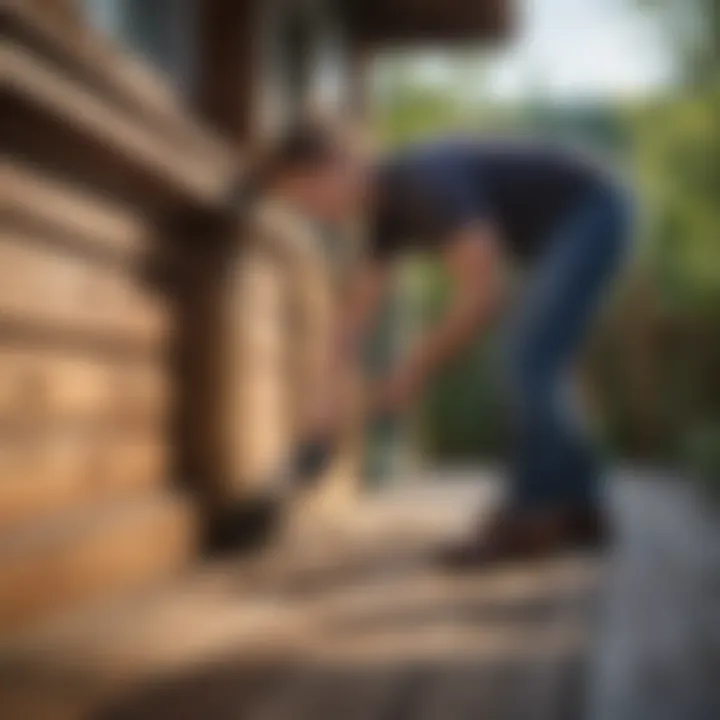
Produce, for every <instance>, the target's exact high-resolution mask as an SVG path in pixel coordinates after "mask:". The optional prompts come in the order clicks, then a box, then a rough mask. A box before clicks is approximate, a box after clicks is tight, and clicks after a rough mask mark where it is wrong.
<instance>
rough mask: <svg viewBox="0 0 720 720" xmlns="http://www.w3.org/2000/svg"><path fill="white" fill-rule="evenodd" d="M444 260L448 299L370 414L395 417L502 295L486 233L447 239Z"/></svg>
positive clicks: (478, 230)
mask: <svg viewBox="0 0 720 720" xmlns="http://www.w3.org/2000/svg"><path fill="white" fill-rule="evenodd" d="M444 259H445V263H446V266H447V269H448V271H449V273H450V275H451V277H452V280H453V285H454V293H453V301H452V303H451V306H450V308H449V310H448V311H447V313H446V314H445V317H444V318H443V319H442V320H441V322H440V324H439V325H438V326H437V327H436V328H434V329H433V330H431V331H430V332H429V333H428V334H427V335H426V336H425V337H424V338H421V340H420V342H419V343H418V345H417V346H416V347H415V348H414V349H413V350H411V351H410V353H409V354H408V357H407V358H406V359H405V360H404V362H402V364H401V365H400V366H399V367H398V368H397V369H396V370H394V371H393V372H392V373H391V374H390V375H389V377H388V378H387V379H385V380H384V381H383V382H381V383H380V386H379V388H378V389H377V391H376V393H375V398H374V401H375V402H374V404H375V411H376V412H379V413H389V414H394V413H399V412H402V411H404V410H406V409H407V408H408V406H409V405H410V404H411V403H412V401H413V400H414V399H415V398H416V397H417V395H418V393H419V392H420V390H421V389H422V386H423V384H424V382H425V379H426V378H427V377H428V376H430V375H431V374H432V373H434V372H435V371H436V370H437V369H438V368H440V367H441V366H442V365H443V364H444V363H445V362H447V361H448V360H449V359H450V358H452V357H454V356H455V355H456V354H457V353H458V352H460V351H461V350H462V349H463V348H464V347H466V346H467V345H468V343H469V342H471V341H472V339H473V338H474V337H475V336H476V333H477V332H478V330H479V329H480V328H481V326H482V325H483V324H484V323H486V322H487V321H488V320H489V319H490V317H491V316H492V315H493V313H494V312H495V310H496V308H497V306H498V303H499V301H500V299H501V295H502V292H501V291H502V274H501V268H500V264H501V258H500V253H499V249H498V243H497V240H496V238H495V237H494V235H493V233H492V231H491V230H490V229H488V228H483V227H474V226H473V227H469V228H467V229H465V230H463V231H461V232H459V233H458V234H457V235H456V236H455V237H453V238H452V239H450V240H449V241H448V242H447V244H446V248H445V252H444Z"/></svg>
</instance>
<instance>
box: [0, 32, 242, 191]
mask: <svg viewBox="0 0 720 720" xmlns="http://www.w3.org/2000/svg"><path fill="white" fill-rule="evenodd" d="M0 74H1V77H2V80H3V83H4V86H5V88H6V92H7V93H8V94H9V95H10V97H12V98H14V99H15V100H16V101H20V102H21V103H24V104H27V105H29V106H31V107H33V108H34V109H35V110H36V111H37V112H39V113H41V114H45V115H49V116H51V117H53V118H57V119H58V120H59V121H60V122H61V123H62V124H63V125H64V126H65V127H67V128H70V129H72V130H73V132H75V133H76V134H77V135H78V136H80V137H82V138H83V140H85V141H86V142H87V141H89V142H91V143H94V144H96V145H99V146H101V147H104V148H106V149H107V151H109V152H110V153H112V154H117V153H121V154H122V156H123V157H125V158H127V159H130V160H132V161H133V162H134V163H136V164H137V165H140V166H141V167H144V168H146V169H147V170H148V171H149V172H150V173H151V174H153V175H154V176H155V177H156V178H157V179H158V180H161V181H163V182H165V183H167V184H168V185H169V186H170V187H172V188H174V189H175V190H177V191H178V192H181V193H182V194H184V195H185V196H187V197H188V198H190V199H192V200H195V201H200V202H204V203H210V204H214V203H218V202H223V201H224V198H225V196H226V193H227V184H228V181H229V178H230V175H229V173H228V169H227V168H223V167H221V166H218V164H217V163H214V162H212V161H211V160H209V159H208V158H203V157H196V156H189V155H188V154H187V152H184V150H183V148H182V147H178V146H177V145H175V144H173V143H171V142H168V139H167V138H166V137H163V136H162V135H161V134H160V133H157V132H152V131H151V130H149V129H148V128H147V127H146V126H145V125H144V124H142V123H141V122H138V120H137V119H136V118H133V116H132V115H129V114H124V113H123V112H122V111H120V110H119V109H118V108H116V107H113V106H112V105H110V104H109V103H107V102H106V101H104V100H103V99H101V98H100V97H98V96H97V94H96V93H94V92H93V91H92V90H91V89H89V88H87V87H85V86H83V85H81V84H80V83H78V82H75V81H73V80H72V79H70V78H68V77H67V76H65V75H63V74H62V73H61V72H59V71H58V70H57V68H56V67H53V66H52V65H51V64H50V63H48V62H46V61H44V60H43V59H42V58H40V57H39V56H37V55H34V54H33V53H32V52H30V51H28V50H27V49H25V48H23V47H22V46H21V45H19V44H17V43H14V42H6V43H5V44H4V45H3V47H2V48H0Z"/></svg>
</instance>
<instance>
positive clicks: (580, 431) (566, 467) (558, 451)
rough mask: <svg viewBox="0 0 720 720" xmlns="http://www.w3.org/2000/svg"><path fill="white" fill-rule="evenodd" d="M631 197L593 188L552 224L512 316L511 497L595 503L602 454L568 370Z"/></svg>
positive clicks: (619, 248) (611, 266)
mask: <svg viewBox="0 0 720 720" xmlns="http://www.w3.org/2000/svg"><path fill="white" fill-rule="evenodd" d="M630 215H631V213H630V203H629V201H628V199H627V197H626V196H625V195H624V194H623V192H622V191H620V190H619V189H617V188H615V187H612V186H610V185H607V186H602V187H598V188H596V189H594V190H593V191H592V192H591V193H589V194H588V195H587V196H585V197H584V198H583V199H582V201H581V202H579V203H578V204H577V206H576V207H575V208H574V210H573V211H572V212H570V213H568V214H567V215H566V217H565V219H564V220H563V221H562V222H560V223H559V225H558V227H556V228H555V230H554V231H553V238H551V239H550V241H549V242H548V243H547V246H546V247H547V249H546V250H545V252H544V253H543V254H542V255H541V257H540V258H538V260H537V261H536V263H535V264H534V266H533V267H532V268H531V270H530V271H529V282H528V286H527V289H526V292H525V294H524V296H523V297H522V298H521V301H520V308H519V311H518V313H517V316H516V318H515V322H514V323H512V326H511V334H510V346H509V351H510V353H509V362H508V364H507V368H508V371H509V378H508V379H509V382H510V394H511V403H510V407H511V422H512V428H513V434H514V448H513V459H512V463H511V485H510V493H511V497H510V502H511V503H512V504H515V505H518V506H520V507H524V508H528V507H530V508H538V507H547V506H557V505H584V506H590V507H592V506H595V505H596V504H597V503H598V500H599V495H600V475H601V463H600V462H599V458H598V455H597V453H596V449H595V448H594V447H593V444H592V442H591V441H590V440H589V438H588V437H587V435H586V432H585V430H584V428H583V420H582V417H581V416H580V415H579V413H578V411H577V408H576V407H573V403H572V402H571V400H572V398H571V397H570V394H569V392H568V391H569V385H570V382H569V380H570V372H569V371H570V370H571V368H572V365H573V361H574V360H575V359H576V356H577V355H578V353H579V351H580V350H581V349H582V346H583V341H584V340H585V337H586V334H587V330H588V327H589V326H590V323H591V321H592V319H593V317H594V315H595V313H596V310H597V309H598V307H599V305H600V301H601V300H602V298H603V296H604V294H605V291H606V290H607V289H608V286H609V285H610V283H611V281H612V279H613V277H614V276H615V275H616V273H617V271H618V270H619V268H620V266H621V265H622V259H623V257H624V255H625V250H626V248H627V246H628V244H629V238H630V234H631V233H630V224H631V223H630Z"/></svg>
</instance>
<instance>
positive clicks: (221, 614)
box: [0, 479, 720, 720]
mask: <svg viewBox="0 0 720 720" xmlns="http://www.w3.org/2000/svg"><path fill="white" fill-rule="evenodd" d="M480 488H481V492H480V493H478V486H477V484H473V485H469V484H468V483H465V482H446V483H445V484H443V485H422V486H418V487H414V488H413V489H410V490H406V489H400V490H395V491H392V492H389V493H386V494H385V495H383V496H381V497H379V498H376V499H375V500H372V501H368V502H366V503H365V504H364V505H363V506H362V508H361V509H360V510H358V511H356V512H353V513H352V514H348V515H344V514H337V515H336V516H335V517H334V522H333V525H332V526H330V525H325V524H323V525H322V526H318V525H316V526H314V528H313V530H312V531H309V530H308V529H307V528H306V527H304V526H303V524H302V523H300V524H299V527H298V528H297V529H296V530H295V531H293V532H291V533H289V537H288V538H287V539H286V541H285V543H284V544H283V545H282V546H281V547H278V548H277V549H275V550H273V551H271V552H270V553H268V554H267V555H266V556H264V557H262V558H253V559H250V560H241V561H238V560H235V561H231V562H223V563H222V564H218V565H216V566H213V567H203V568H200V569H198V570H197V571H195V572H194V573H192V575H191V576H190V577H187V578H184V579H182V580H181V581H179V582H178V583H176V584H175V585H174V586H173V587H167V586H166V587H162V588H157V589H155V590H153V591H151V592H149V593H147V594H146V595H145V596H144V597H136V598H134V599H132V600H130V601H124V602H122V603H119V604H116V605H115V606H114V607H111V608H107V607H106V608H99V609H97V610H94V611H92V612H89V611H88V612H86V613H84V614H83V615H82V616H79V617H78V616H76V617H72V618H67V619H65V620H64V621H63V622H61V623H54V624H53V625H52V626H48V627H46V628H43V629H41V630H38V631H35V632H33V633H32V634H28V633H25V634H24V635H22V636H17V637H15V638H11V639H8V640H7V641H6V642H5V643H4V644H3V646H2V648H1V649H0V707H1V708H3V711H2V713H0V714H1V715H2V717H3V718H4V719H5V720H45V719H47V720H50V719H52V720H60V719H62V720H69V719H70V718H80V717H86V718H96V719H97V720H146V719H147V720H150V719H152V720H171V719H172V720H195V719H197V720H200V719H205V718H207V719H209V720H210V719H212V720H216V719H217V720H225V719H226V718H227V719H228V720H230V718H233V719H247V720H323V719H325V718H328V719H335V718H337V719H338V720H453V719H457V720H470V719H471V718H487V720H576V719H577V720H579V719H580V718H589V719H590V720H715V719H716V718H718V717H720V712H718V710H720V704H718V687H717V686H718V683H717V680H718V679H719V678H718V668H719V667H720V655H719V654H718V649H719V648H720V642H719V641H720V638H719V637H718V635H719V634H720V616H719V613H720V596H719V595H718V593H719V592H720V583H718V577H719V576H718V569H719V568H720V564H719V562H718V561H719V560H720V558H719V554H720V550H719V547H720V545H719V543H718V540H719V539H720V534H719V533H718V528H717V522H716V521H714V520H712V519H711V517H710V515H708V514H706V513H705V512H704V510H703V508H702V507H700V506H698V504H697V503H696V501H695V500H694V499H693V498H692V497H690V496H689V494H688V493H687V492H685V491H684V490H680V489H677V488H676V487H673V486H670V485H665V484H658V482H656V481H643V480H637V479H635V480H631V481H625V482H622V483H617V485H616V487H615V489H614V492H613V506H614V507H615V510H616V518H617V523H618V539H619V543H618V547H617V548H616V550H615V551H614V552H613V553H611V554H610V555H609V557H608V558H606V559H605V560H602V561H601V560H600V559H599V558H593V557H588V556H582V555H568V556H565V557H561V558H557V559H554V560H552V561H546V562H543V563H537V564H534V565H522V566H521V565H518V566H515V567H512V568H505V569H502V570H497V571H493V572H485V573H476V574H469V575H461V576H457V575H449V574H447V573H443V572H440V571H438V570H437V569H436V568H434V567H433V565H432V563H431V561H430V560H429V558H430V555H431V551H432V548H434V547H435V546H436V545H437V543H438V542H440V541H442V540H444V539H447V538H448V537H449V536H451V535H453V534H454V533H457V532H461V531H462V529H463V528H464V527H465V526H466V525H467V523H468V522H469V520H470V519H471V518H472V516H473V515H474V514H475V513H476V512H477V510H478V506H480V507H481V508H482V507H489V505H490V498H491V496H492V494H493V492H494V488H493V486H492V483H491V482H487V483H483V484H482V485H481V486H480ZM713 673H714V674H713Z"/></svg>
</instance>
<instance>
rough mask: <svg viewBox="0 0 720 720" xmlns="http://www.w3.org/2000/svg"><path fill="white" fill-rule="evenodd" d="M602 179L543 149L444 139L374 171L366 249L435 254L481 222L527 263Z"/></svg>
mask: <svg viewBox="0 0 720 720" xmlns="http://www.w3.org/2000/svg"><path fill="white" fill-rule="evenodd" d="M601 178H602V172H601V171H600V170H599V169H598V168H596V167H594V166H593V165H591V164H589V163H587V162H586V161H584V160H581V159H580V158H579V157H577V156H575V155H573V154H571V153H569V152H565V151H562V150H558V149H555V148H548V147H544V146H542V145H526V144H517V145H515V144H508V143H497V142H480V141H474V140H447V141H441V142H435V143H431V144H426V145H422V146H415V147H411V148H409V149H407V150H405V151H402V152H400V153H398V154H397V155H393V156H391V157H389V158H387V159H385V160H384V161H382V162H381V163H380V164H379V165H378V167H377V168H376V173H375V183H376V193H375V207H374V211H373V213H372V214H371V223H370V251H371V254H372V255H373V256H374V257H376V258H380V259H383V258H387V257H391V256H393V255H395V254H397V253H399V252H402V251H404V250H408V249H415V248H417V249H423V248H435V247H438V246H440V245H441V244H442V243H443V242H444V241H445V240H447V239H448V238H449V237H451V236H452V234H453V233H454V232H455V231H457V230H459V229H461V228H463V227H465V226H467V225H468V224H469V223H471V222H474V221H484V220H487V221H489V222H490V223H491V224H492V225H493V226H494V227H496V228H497V229H498V231H499V236H500V238H501V239H502V241H503V242H504V243H506V246H507V248H508V250H509V251H510V254H511V255H514V256H516V257H518V258H531V257H533V256H535V255H537V254H538V253H539V252H541V251H542V248H543V247H544V246H545V244H546V243H547V242H548V241H549V238H550V237H551V235H552V230H553V228H554V226H555V225H556V224H557V222H558V221H559V220H560V219H561V218H562V217H563V216H564V214H565V213H566V212H568V211H569V210H571V209H572V208H573V207H574V206H575V204H576V203H577V202H578V201H579V200H580V199H581V198H582V196H583V195H584V194H586V193H587V192H588V191H589V190H590V189H591V188H592V187H594V186H596V185H598V184H600V183H601V182H602V179H601Z"/></svg>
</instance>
